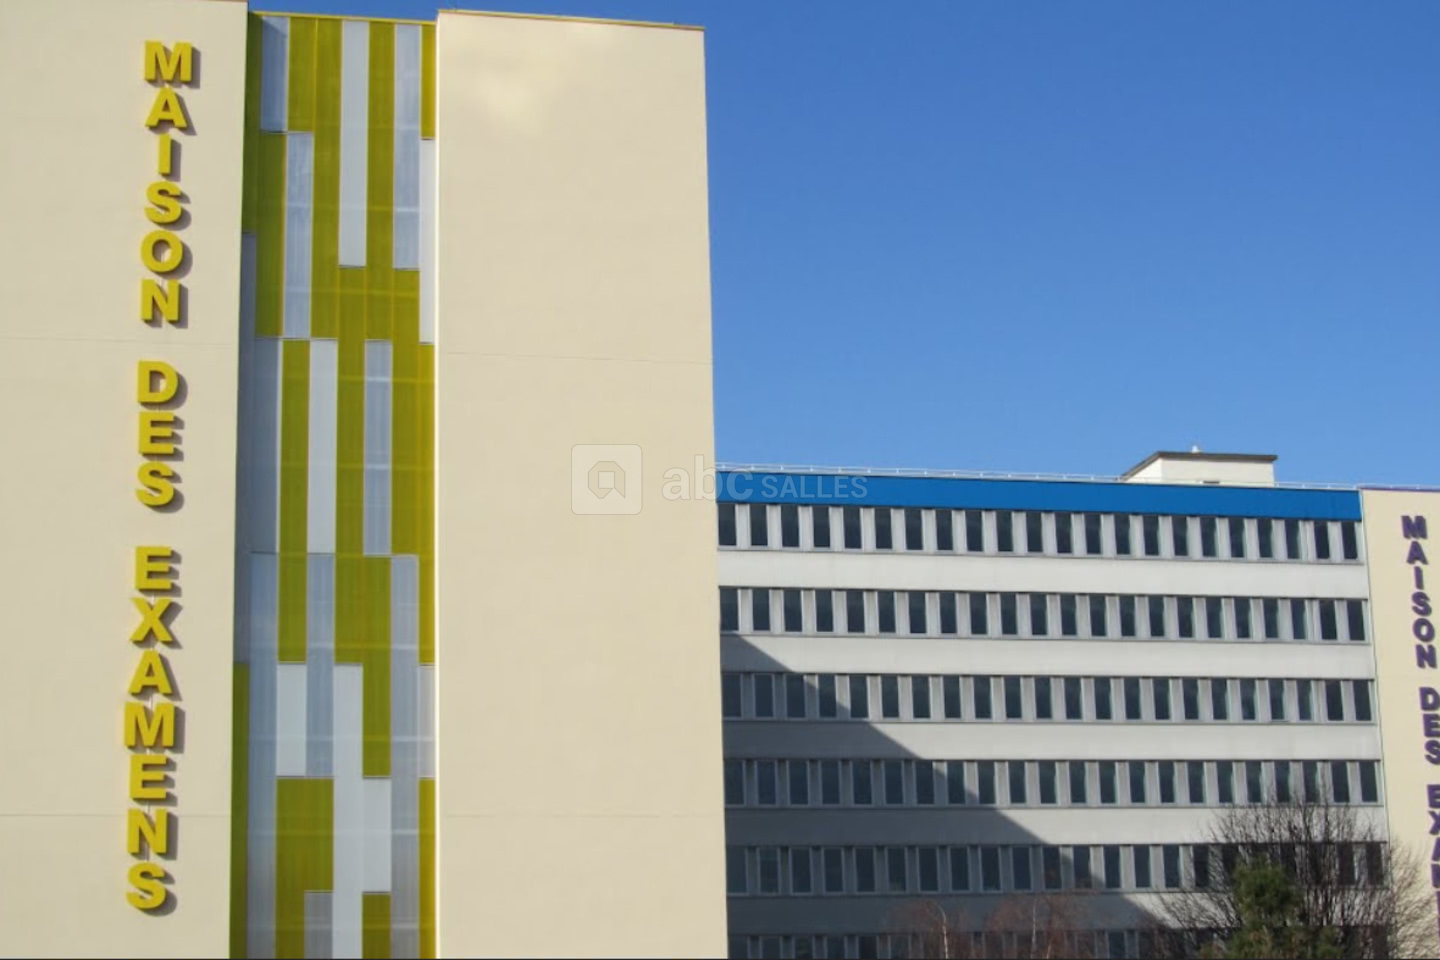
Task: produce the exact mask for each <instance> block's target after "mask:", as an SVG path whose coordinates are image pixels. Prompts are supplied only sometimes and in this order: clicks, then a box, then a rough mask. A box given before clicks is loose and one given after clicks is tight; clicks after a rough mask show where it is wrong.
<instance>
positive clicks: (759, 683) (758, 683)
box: [754, 673, 775, 719]
mask: <svg viewBox="0 0 1440 960" xmlns="http://www.w3.org/2000/svg"><path fill="white" fill-rule="evenodd" d="M754 694H755V716H757V717H760V718H762V719H763V718H769V717H773V716H775V678H774V677H773V676H771V675H770V674H768V673H757V674H756V675H755V682H754Z"/></svg>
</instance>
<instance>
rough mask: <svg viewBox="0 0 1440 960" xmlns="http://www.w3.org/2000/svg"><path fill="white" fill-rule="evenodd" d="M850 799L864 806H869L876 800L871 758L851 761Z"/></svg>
mask: <svg viewBox="0 0 1440 960" xmlns="http://www.w3.org/2000/svg"><path fill="white" fill-rule="evenodd" d="M850 799H851V801H852V802H853V803H855V804H856V805H857V806H862V807H868V806H870V805H871V804H872V803H874V802H875V784H874V776H873V775H872V771H871V769H870V761H869V760H854V761H851V764H850Z"/></svg>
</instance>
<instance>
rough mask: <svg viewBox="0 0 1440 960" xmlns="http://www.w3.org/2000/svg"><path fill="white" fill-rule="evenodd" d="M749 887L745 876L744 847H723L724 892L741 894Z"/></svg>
mask: <svg viewBox="0 0 1440 960" xmlns="http://www.w3.org/2000/svg"><path fill="white" fill-rule="evenodd" d="M748 889H749V884H748V883H747V882H746V878H745V848H744V847H726V848H725V892H726V893H729V894H736V895H739V894H743V893H746V892H747V890H748Z"/></svg>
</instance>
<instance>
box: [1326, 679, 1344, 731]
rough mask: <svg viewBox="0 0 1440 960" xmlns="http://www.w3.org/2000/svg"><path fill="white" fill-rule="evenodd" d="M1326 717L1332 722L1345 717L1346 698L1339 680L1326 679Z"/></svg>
mask: <svg viewBox="0 0 1440 960" xmlns="http://www.w3.org/2000/svg"><path fill="white" fill-rule="evenodd" d="M1325 719H1326V720H1330V721H1332V722H1339V721H1342V720H1344V719H1345V698H1344V696H1343V695H1342V694H1341V692H1340V681H1339V680H1326V681H1325Z"/></svg>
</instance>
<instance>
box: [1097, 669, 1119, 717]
mask: <svg viewBox="0 0 1440 960" xmlns="http://www.w3.org/2000/svg"><path fill="white" fill-rule="evenodd" d="M1094 684H1095V719H1096V720H1113V719H1115V710H1114V707H1113V705H1112V702H1111V692H1112V691H1111V688H1110V678H1109V677H1096V678H1095V681H1094Z"/></svg>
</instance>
